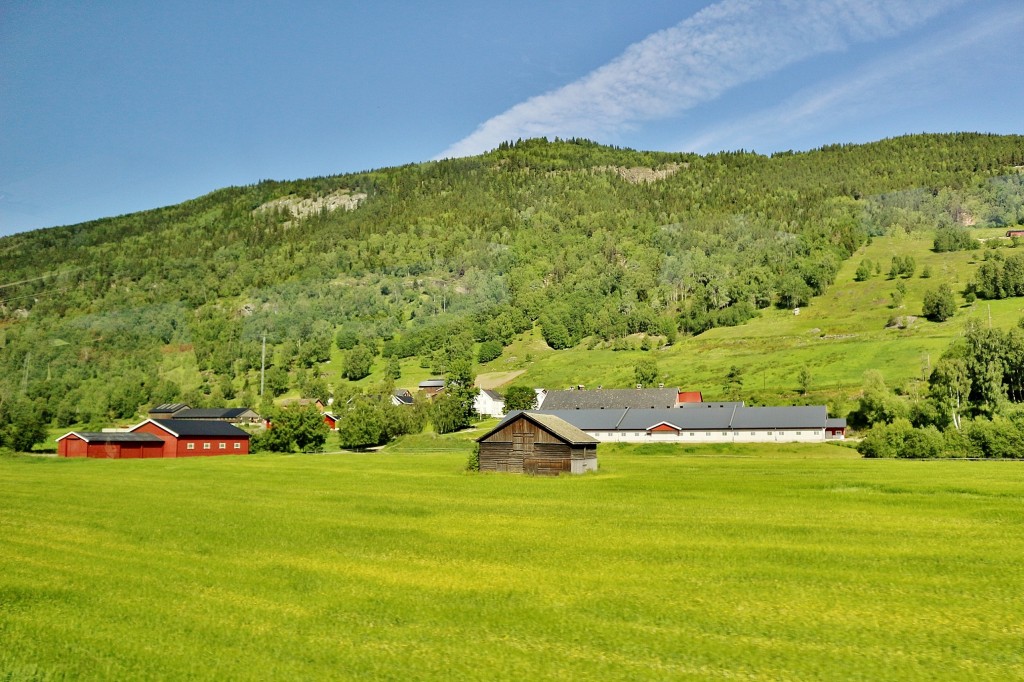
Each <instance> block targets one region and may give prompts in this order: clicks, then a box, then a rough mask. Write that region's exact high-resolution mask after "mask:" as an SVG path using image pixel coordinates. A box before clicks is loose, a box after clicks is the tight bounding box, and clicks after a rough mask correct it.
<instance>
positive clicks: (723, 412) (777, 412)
mask: <svg viewBox="0 0 1024 682" xmlns="http://www.w3.org/2000/svg"><path fill="white" fill-rule="evenodd" d="M540 413H541V414H550V415H552V416H556V417H559V418H560V419H563V420H565V421H567V422H569V423H570V424H572V425H574V426H576V427H577V428H579V429H582V430H584V431H590V432H593V431H644V430H646V429H649V428H651V427H652V426H657V425H658V424H662V423H668V424H671V425H672V426H674V427H676V428H678V429H680V430H683V431H686V430H690V431H701V430H708V431H727V430H730V429H734V430H740V429H799V428H806V429H820V428H824V426H825V421H826V418H827V416H828V415H827V409H826V408H825V406H824V405H812V406H800V407H742V406H740V405H732V406H730V407H710V408H706V409H703V410H697V409H692V410H680V409H678V408H665V409H654V410H652V409H650V408H647V409H644V408H631V409H628V410H543V411H541V412H540ZM515 414H516V413H512V414H510V415H509V417H512V416H514V415H515ZM509 417H506V419H505V420H504V421H503V422H502V423H501V424H499V427H501V426H502V425H504V423H505V422H507V421H508V419H509ZM843 423H844V425H845V420H843Z"/></svg>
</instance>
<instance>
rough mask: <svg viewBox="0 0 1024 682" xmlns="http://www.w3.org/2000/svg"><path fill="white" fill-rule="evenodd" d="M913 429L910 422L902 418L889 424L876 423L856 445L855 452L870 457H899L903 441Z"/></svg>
mask: <svg viewBox="0 0 1024 682" xmlns="http://www.w3.org/2000/svg"><path fill="white" fill-rule="evenodd" d="M913 430H914V427H913V426H911V425H910V422H909V421H908V420H906V419H902V418H900V419H897V420H896V421H894V422H893V423H891V424H876V425H875V426H873V427H871V430H870V431H868V433H867V435H866V436H864V440H862V441H861V442H860V444H858V445H857V452H859V453H860V454H861V455H863V456H864V457H868V458H872V459H880V458H892V457H900V456H901V455H902V453H903V443H904V441H905V440H906V439H907V437H908V436H909V435H910V433H911V432H912V431H913Z"/></svg>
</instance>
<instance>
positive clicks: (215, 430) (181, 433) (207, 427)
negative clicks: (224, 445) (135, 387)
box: [135, 419, 249, 438]
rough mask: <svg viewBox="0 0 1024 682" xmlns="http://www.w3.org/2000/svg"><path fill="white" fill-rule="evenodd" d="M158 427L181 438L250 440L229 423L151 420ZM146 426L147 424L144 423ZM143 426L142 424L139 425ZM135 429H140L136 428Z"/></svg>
mask: <svg viewBox="0 0 1024 682" xmlns="http://www.w3.org/2000/svg"><path fill="white" fill-rule="evenodd" d="M149 421H151V422H153V423H154V424H156V425H157V426H159V427H161V428H163V429H166V430H167V431H168V432H170V433H172V434H174V435H175V436H178V437H179V438H181V437H184V438H191V437H197V436H207V437H219V438H248V437H249V434H248V433H246V432H245V431H243V430H242V429H240V428H238V427H237V426H235V425H234V424H229V423H227V422H217V421H206V420H203V419H150V420H149ZM143 424H145V422H143ZM139 426H142V424H139ZM135 428H139V427H138V426H136V427H135Z"/></svg>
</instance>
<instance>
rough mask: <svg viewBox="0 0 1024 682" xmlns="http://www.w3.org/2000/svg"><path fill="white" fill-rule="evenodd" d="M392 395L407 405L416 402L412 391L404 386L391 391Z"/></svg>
mask: <svg viewBox="0 0 1024 682" xmlns="http://www.w3.org/2000/svg"><path fill="white" fill-rule="evenodd" d="M391 395H392V397H394V398H396V399H397V400H398V401H399V402H401V403H404V404H406V405H412V404H413V402H414V401H413V397H412V393H410V392H409V391H407V390H406V389H404V388H396V389H395V390H394V391H392V392H391Z"/></svg>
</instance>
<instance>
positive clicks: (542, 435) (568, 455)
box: [477, 412, 598, 476]
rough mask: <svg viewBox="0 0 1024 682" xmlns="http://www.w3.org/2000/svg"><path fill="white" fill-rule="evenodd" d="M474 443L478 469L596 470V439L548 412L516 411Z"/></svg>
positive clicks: (546, 472)
mask: <svg viewBox="0 0 1024 682" xmlns="http://www.w3.org/2000/svg"><path fill="white" fill-rule="evenodd" d="M477 443H478V444H479V447H480V471H508V472H513V473H527V474H539V475H546V476H557V475H558V474H560V473H568V474H582V473H584V472H586V471H593V470H595V469H597V445H598V439H596V438H594V437H593V436H591V435H589V434H587V433H584V432H583V431H582V430H581V429H579V428H578V427H576V426H573V425H572V424H570V423H569V422H567V421H565V420H564V419H561V418H560V417H556V416H554V415H550V414H542V413H539V412H516V413H514V414H512V415H511V416H509V417H507V418H505V419H504V420H502V422H501V423H500V424H498V425H497V426H495V427H494V428H493V429H491V430H490V431H488V432H487V433H485V434H484V435H482V436H480V438H478V439H477Z"/></svg>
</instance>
